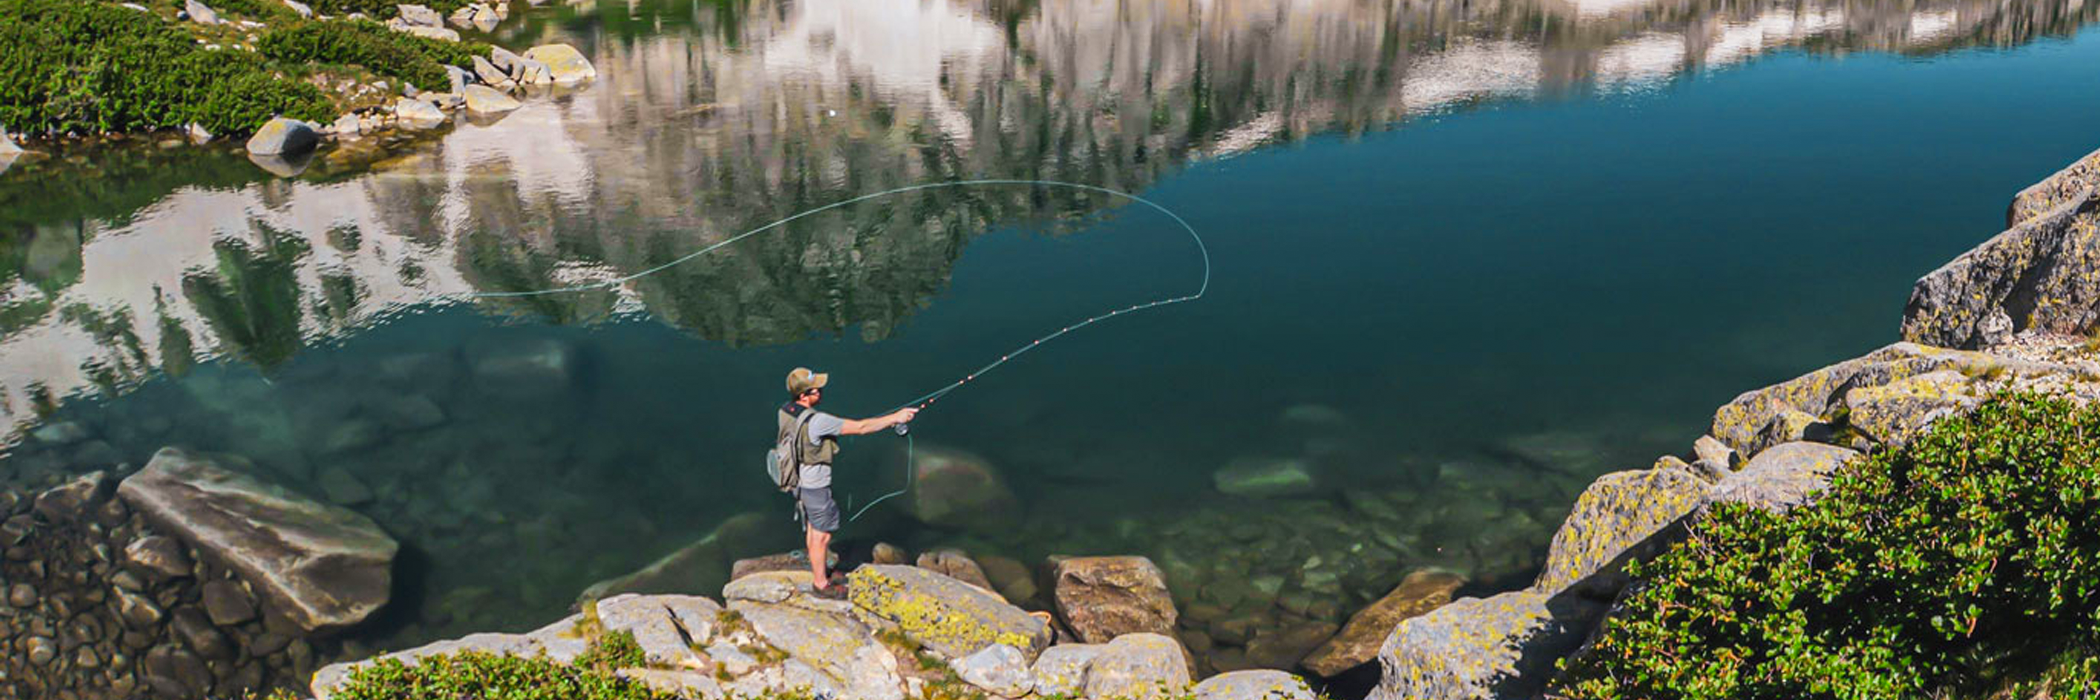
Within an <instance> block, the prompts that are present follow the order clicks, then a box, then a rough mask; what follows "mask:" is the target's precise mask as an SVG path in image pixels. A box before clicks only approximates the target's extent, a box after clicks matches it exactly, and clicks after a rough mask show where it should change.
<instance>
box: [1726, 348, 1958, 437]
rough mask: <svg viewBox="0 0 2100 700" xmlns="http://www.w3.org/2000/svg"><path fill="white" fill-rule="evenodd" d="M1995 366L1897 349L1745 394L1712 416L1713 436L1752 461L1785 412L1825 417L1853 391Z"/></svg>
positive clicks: (1936, 351)
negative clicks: (1930, 374) (1945, 371)
mask: <svg viewBox="0 0 2100 700" xmlns="http://www.w3.org/2000/svg"><path fill="white" fill-rule="evenodd" d="M1991 362H1992V360H1991V358H1989V357H1988V356H1985V355H1983V354H1982V353H1975V352H1963V351H1959V350H1945V349H1941V348H1932V347H1926V346H1923V345H1917V344H1914V343H1896V344H1893V345H1889V346H1887V347H1883V348H1881V349H1879V350H1875V351H1874V352H1871V353H1867V354H1866V355H1863V356H1860V357H1856V358H1853V359H1850V360H1846V361H1844V362H1840V363H1837V364H1834V365H1831V366H1829V367H1824V368H1822V369H1819V370H1816V371H1813V372H1809V373H1807V374H1804V375H1801V376H1799V377H1795V378H1793V379H1790V380H1787V381H1784V382H1781V383H1778V384H1774V385H1772V386H1768V387H1765V388H1762V389H1756V390H1753V391H1746V392H1743V393H1742V394H1741V395H1739V396H1737V397H1735V399H1734V400H1733V401H1729V402H1728V404H1727V405H1725V406H1722V407H1720V408H1719V409H1717V410H1715V411H1714V421H1713V429H1712V430H1711V431H1709V432H1710V434H1711V435H1713V436H1714V437H1715V438H1716V439H1719V440H1720V441H1721V442H1722V443H1723V444H1725V445H1727V446H1728V447H1729V448H1731V449H1734V450H1735V451H1736V452H1737V453H1738V454H1740V455H1743V456H1745V457H1754V456H1756V455H1757V453H1758V452H1759V451H1761V450H1763V449H1764V448H1766V447H1769V446H1771V445H1772V444H1776V443H1770V442H1767V441H1766V437H1765V434H1766V432H1767V431H1766V428H1767V427H1768V426H1770V425H1772V424H1773V422H1774V419H1776V418H1778V417H1779V416H1780V415H1781V414H1782V413H1785V412H1786V411H1798V412H1801V413H1803V414H1807V415H1809V416H1811V417H1814V416H1826V415H1830V412H1831V410H1832V409H1833V408H1835V405H1836V403H1837V402H1838V401H1840V400H1842V399H1843V398H1844V395H1845V392H1846V391H1848V390H1850V389H1853V388H1855V387H1862V386H1880V385H1882V384H1887V383H1889V382H1891V381H1895V380H1897V379H1902V378H1904V377H1911V376H1916V375H1920V374H1924V373H1927V372H1931V371H1934V370H1940V369H1948V368H1960V367H1964V366H1972V365H1977V364H1987V363H1991Z"/></svg>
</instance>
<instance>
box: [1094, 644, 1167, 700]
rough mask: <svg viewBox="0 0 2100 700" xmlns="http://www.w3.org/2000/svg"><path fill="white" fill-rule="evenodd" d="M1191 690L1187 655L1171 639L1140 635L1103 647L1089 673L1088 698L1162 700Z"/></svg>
mask: <svg viewBox="0 0 2100 700" xmlns="http://www.w3.org/2000/svg"><path fill="white" fill-rule="evenodd" d="M1188 687H1189V662H1188V653H1187V652H1185V651H1183V650H1182V648H1181V642H1177V641H1174V639H1173V638H1172V637H1168V636H1165V635H1159V634H1152V633H1150V632H1139V633H1137V634H1126V635H1123V636H1121V637H1117V638H1116V639H1115V641H1112V642H1109V643H1107V644H1103V645H1101V653H1100V654H1098V655H1096V656H1095V657H1094V660H1093V662H1092V663H1090V664H1087V669H1086V696H1087V697H1089V698H1118V699H1120V700H1159V699H1163V698H1172V697H1177V696H1179V695H1180V694H1181V693H1182V692H1183V691H1184V690H1186V689H1187V688H1188Z"/></svg>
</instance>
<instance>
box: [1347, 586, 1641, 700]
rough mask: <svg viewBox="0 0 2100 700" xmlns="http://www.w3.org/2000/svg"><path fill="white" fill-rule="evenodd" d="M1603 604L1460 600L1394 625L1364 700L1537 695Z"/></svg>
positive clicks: (1559, 599)
mask: <svg viewBox="0 0 2100 700" xmlns="http://www.w3.org/2000/svg"><path fill="white" fill-rule="evenodd" d="M1603 612H1604V606H1603V605H1602V604H1599V603H1597V602H1595V601H1591V600H1588V599H1585V598H1582V597H1581V596H1572V595H1562V596H1548V595H1546V594H1544V593H1541V592H1539V591H1536V590H1522V591H1512V592H1509V593H1503V594H1500V595H1496V596H1494V597H1491V598H1461V599H1459V600H1456V601H1453V602H1452V603H1451V604H1449V605H1445V606H1444V607H1441V608H1437V609H1435V610H1432V611H1430V612H1429V613H1428V614H1425V615H1420V616H1417V617H1412V618H1408V619H1407V620H1404V621H1402V622H1401V623H1400V625H1399V626H1398V627H1395V628H1393V632H1392V634H1391V635H1390V636H1387V637H1386V640H1385V644H1384V645H1383V646H1381V647H1379V650H1378V663H1379V666H1380V669H1381V673H1380V675H1379V681H1378V686H1377V687H1376V688H1373V689H1372V690H1371V693H1370V695H1369V696H1367V697H1368V699H1369V700H1459V699H1461V698H1463V699H1465V700H1488V699H1490V698H1528V697H1536V696H1537V695H1538V694H1539V691H1540V690H1541V687H1540V686H1541V685H1543V683H1544V681H1545V679H1546V678H1547V677H1549V676H1550V675H1552V673H1553V670H1554V664H1555V663H1556V662H1557V661H1559V660H1560V659H1561V658H1563V657H1566V656H1567V655H1568V654H1569V653H1570V652H1572V651H1574V650H1575V647H1576V646H1577V645H1579V644H1581V642H1582V640H1583V638H1584V637H1585V636H1586V635H1588V634H1589V632H1590V630H1591V629H1592V628H1594V627H1595V625H1596V623H1597V620H1598V619H1600V618H1601V617H1602V614H1603Z"/></svg>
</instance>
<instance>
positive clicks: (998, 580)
mask: <svg viewBox="0 0 2100 700" xmlns="http://www.w3.org/2000/svg"><path fill="white" fill-rule="evenodd" d="M978 563H979V564H981V565H982V568H983V569H984V577H985V579H986V580H988V581H990V582H991V584H992V590H995V591H998V592H999V595H1001V596H1004V597H1005V598H1006V599H1007V600H1009V601H1012V602H1015V603H1020V602H1023V601H1029V600H1034V599H1035V595H1036V593H1038V592H1039V591H1037V589H1036V582H1035V574H1034V573H1032V572H1030V571H1029V570H1028V565H1026V564H1022V563H1021V562H1019V561H1017V560H1015V559H1013V558H1011V557H1002V556H998V555H991V556H986V557H982V558H981V559H980V560H979V562H978Z"/></svg>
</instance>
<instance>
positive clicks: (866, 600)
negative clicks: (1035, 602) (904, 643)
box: [846, 564, 1050, 659]
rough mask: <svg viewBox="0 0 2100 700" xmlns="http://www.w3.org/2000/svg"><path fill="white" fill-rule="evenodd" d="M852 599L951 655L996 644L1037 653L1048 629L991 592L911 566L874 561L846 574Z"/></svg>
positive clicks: (959, 655) (1046, 642)
mask: <svg viewBox="0 0 2100 700" xmlns="http://www.w3.org/2000/svg"><path fill="white" fill-rule="evenodd" d="M846 592H847V595H848V596H849V597H850V598H851V599H852V600H853V602H854V604H856V605H859V606H860V607H861V608H863V609H866V610H867V611H868V612H870V613H872V614H874V615H875V616H877V617H880V618H882V619H885V620H889V621H890V622H894V623H896V624H897V626H898V628H899V629H900V630H902V631H903V633H904V634H905V636H907V637H910V638H911V639H912V640H913V641H915V642H918V643H919V644H920V645H923V646H925V647H926V648H928V649H932V650H933V651H935V652H938V653H940V654H942V655H944V656H947V657H948V658H951V659H959V658H962V657H965V656H968V655H970V654H974V653H977V651H979V650H981V649H983V648H985V647H987V646H991V645H993V644H1005V645H1008V646H1012V647H1014V648H1016V649H1019V650H1021V652H1022V653H1023V654H1026V655H1028V656H1029V657H1031V658H1033V657H1034V656H1035V655H1036V654H1038V653H1041V652H1042V650H1043V648H1044V647H1047V646H1049V645H1050V628H1049V626H1047V625H1044V624H1043V621H1042V620H1039V619H1036V618H1035V617H1034V616H1031V615H1029V614H1028V613H1027V612H1024V611H1022V610H1021V609H1020V608H1016V607H1014V606H1012V605H1008V604H1007V603H1006V602H1005V601H1003V600H1000V599H999V597H998V596H996V595H993V594H992V593H991V592H989V591H985V590H983V589H980V588H978V587H976V586H972V585H970V584H967V583H963V582H961V581H957V580H955V579H952V578H948V577H946V576H942V575H940V574H937V573H934V572H931V571H927V570H925V569H921V568H918V567H912V566H892V565H886V564H874V565H868V566H862V567H860V568H858V569H855V570H854V571H853V573H852V574H850V575H848V576H847V577H846Z"/></svg>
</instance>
